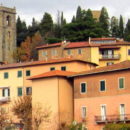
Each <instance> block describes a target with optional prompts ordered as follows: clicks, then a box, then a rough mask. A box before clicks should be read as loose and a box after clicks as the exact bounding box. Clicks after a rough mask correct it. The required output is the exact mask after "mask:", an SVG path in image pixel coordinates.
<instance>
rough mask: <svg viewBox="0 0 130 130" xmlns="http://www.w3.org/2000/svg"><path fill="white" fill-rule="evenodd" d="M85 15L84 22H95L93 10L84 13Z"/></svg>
mask: <svg viewBox="0 0 130 130" xmlns="http://www.w3.org/2000/svg"><path fill="white" fill-rule="evenodd" d="M84 12H85V14H84V20H85V21H87V22H92V23H93V22H94V19H93V14H92V11H91V9H88V10H87V11H84Z"/></svg>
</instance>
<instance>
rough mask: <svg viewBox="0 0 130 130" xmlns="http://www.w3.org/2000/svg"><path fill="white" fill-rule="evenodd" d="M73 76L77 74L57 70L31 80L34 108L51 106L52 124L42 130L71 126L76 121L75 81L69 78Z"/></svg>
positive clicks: (42, 126)
mask: <svg viewBox="0 0 130 130" xmlns="http://www.w3.org/2000/svg"><path fill="white" fill-rule="evenodd" d="M72 74H75V73H74V72H69V71H59V70H55V71H51V72H46V73H43V74H40V75H36V76H33V77H31V78H30V80H32V88H33V94H32V104H33V106H35V104H37V103H39V104H40V105H41V106H42V107H43V108H44V107H48V106H49V108H50V111H51V117H50V121H51V123H50V124H48V125H47V126H44V125H41V127H40V129H41V130H42V129H44V130H45V129H46V130H48V129H54V130H55V129H59V127H60V126H61V125H62V124H71V122H72V121H73V120H74V119H73V117H74V115H73V113H74V111H73V110H74V106H73V102H74V101H73V80H69V79H68V78H67V76H69V75H72ZM43 124H44V123H43Z"/></svg>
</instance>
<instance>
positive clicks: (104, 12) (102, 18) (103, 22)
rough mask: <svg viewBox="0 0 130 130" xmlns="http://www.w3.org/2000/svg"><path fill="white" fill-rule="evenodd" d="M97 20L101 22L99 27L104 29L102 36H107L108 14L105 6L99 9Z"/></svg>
mask: <svg viewBox="0 0 130 130" xmlns="http://www.w3.org/2000/svg"><path fill="white" fill-rule="evenodd" d="M99 22H100V24H101V28H102V29H103V30H104V36H109V15H108V12H107V9H106V8H105V7H103V8H102V10H101V15H100V18H99Z"/></svg>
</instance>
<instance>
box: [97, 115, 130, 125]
mask: <svg viewBox="0 0 130 130" xmlns="http://www.w3.org/2000/svg"><path fill="white" fill-rule="evenodd" d="M95 121H96V123H112V122H129V121H130V114H123V115H106V116H95Z"/></svg>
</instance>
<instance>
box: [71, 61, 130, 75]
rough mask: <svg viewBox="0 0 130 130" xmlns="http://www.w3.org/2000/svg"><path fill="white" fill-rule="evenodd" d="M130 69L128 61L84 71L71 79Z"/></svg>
mask: <svg viewBox="0 0 130 130" xmlns="http://www.w3.org/2000/svg"><path fill="white" fill-rule="evenodd" d="M126 69H130V60H126V61H123V62H120V63H117V64H113V65H110V66H105V67H100V68H96V69H93V70H90V71H84V72H81V73H77V74H75V75H71V76H69V77H76V76H85V75H93V74H99V73H107V72H114V71H119V70H126Z"/></svg>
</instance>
